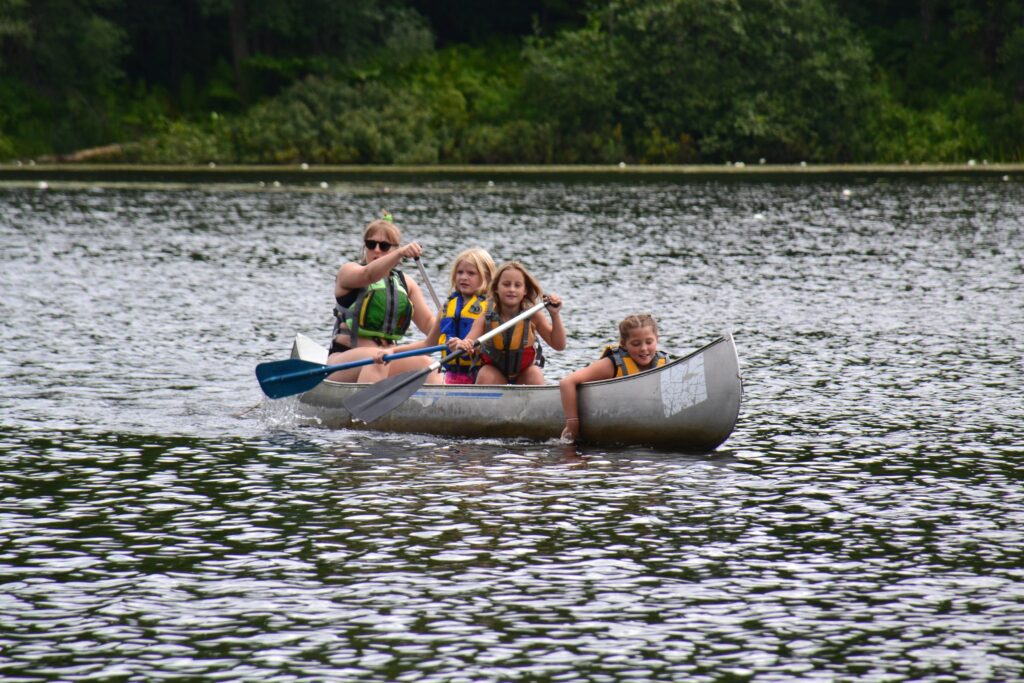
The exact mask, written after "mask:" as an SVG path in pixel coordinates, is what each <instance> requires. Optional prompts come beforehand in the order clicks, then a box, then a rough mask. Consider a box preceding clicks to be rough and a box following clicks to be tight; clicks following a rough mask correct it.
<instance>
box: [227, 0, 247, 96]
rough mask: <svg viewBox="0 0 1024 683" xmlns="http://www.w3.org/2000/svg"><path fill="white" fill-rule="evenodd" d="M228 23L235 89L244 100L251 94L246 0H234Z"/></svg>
mask: <svg viewBox="0 0 1024 683" xmlns="http://www.w3.org/2000/svg"><path fill="white" fill-rule="evenodd" d="M228 23H229V24H230V30H231V58H232V60H233V62H234V67H235V90H236V91H237V92H238V96H239V97H240V98H241V99H242V101H243V102H244V101H246V99H247V97H248V94H249V88H248V84H247V82H246V77H245V62H246V60H247V59H249V41H248V39H247V38H246V35H245V0H232V2H231V15H230V17H229V19H228Z"/></svg>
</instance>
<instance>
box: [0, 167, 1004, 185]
mask: <svg viewBox="0 0 1024 683" xmlns="http://www.w3.org/2000/svg"><path fill="white" fill-rule="evenodd" d="M1014 175H1015V176H1018V177H1020V176H1022V175H1024V164H1004V163H998V164H996V163H985V162H978V163H960V164H917V165H913V164H806V165H802V164H751V165H745V164H743V163H742V162H738V163H736V164H715V165H710V164H701V165H659V166H641V165H637V166H630V165H624V164H622V165H578V166H576V165H549V166H541V165H517V166H512V165H508V166H497V165H480V166H471V165H451V166H447V165H431V166H381V165H367V166H359V165H314V164H292V165H241V164H231V165H217V164H206V165H169V164H168V165H156V164H78V163H72V164H68V163H46V164H38V163H31V162H29V163H27V164H26V163H22V164H21V165H18V164H17V163H10V162H8V163H5V164H2V165H0V182H4V181H13V182H18V181H23V182H24V181H49V180H53V181H71V182H75V181H89V180H94V181H121V182H153V181H160V180H163V181H167V182H214V183H216V182H260V181H262V182H271V183H273V182H274V181H277V182H287V183H289V184H294V183H296V182H298V181H305V182H316V181H326V180H331V179H333V180H362V181H374V180H380V181H385V180H425V179H426V180H429V179H437V180H492V179H503V180H517V179H524V180H525V179H530V180H534V179H543V178H550V179H552V180H558V179H577V180H586V179H594V180H602V181H609V180H615V179H622V180H628V179H635V180H641V179H664V180H671V179H720V178H734V179H741V178H743V179H758V178H763V179H769V178H770V179H794V178H822V179H826V178H830V177H831V178H836V179H839V178H843V179H850V178H852V177H855V176H860V177H865V178H885V177H953V176H968V177H977V178H980V177H986V176H1002V177H1003V179H1004V180H1006V179H1009V178H1008V177H1007V176H1014Z"/></svg>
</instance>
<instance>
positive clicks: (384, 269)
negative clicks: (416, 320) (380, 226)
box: [334, 242, 429, 310]
mask: <svg viewBox="0 0 1024 683" xmlns="http://www.w3.org/2000/svg"><path fill="white" fill-rule="evenodd" d="M422 253H423V249H422V248H421V247H420V245H419V244H418V243H416V242H410V243H409V244H406V245H404V246H402V247H399V248H398V249H392V250H390V251H389V252H388V253H386V254H384V255H383V256H381V257H380V258H379V259H376V260H375V261H371V262H369V263H366V264H363V263H356V262H355V261H349V262H348V263H346V264H344V265H343V266H342V267H341V268H339V269H338V275H337V277H335V279H334V296H335V297H342V296H345V295H346V294H348V293H349V292H351V291H352V290H353V289H362V288H363V287H369V286H370V285H372V284H373V283H374V282H376V281H377V280H380V279H382V278H384V277H385V276H386V275H387V274H388V273H390V272H391V271H392V270H393V269H394V268H395V266H397V265H398V264H399V262H400V261H401V260H402V259H405V258H417V257H418V256H419V255H420V254H422ZM428 310H429V309H428Z"/></svg>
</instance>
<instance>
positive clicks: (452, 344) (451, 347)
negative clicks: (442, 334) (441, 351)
mask: <svg viewBox="0 0 1024 683" xmlns="http://www.w3.org/2000/svg"><path fill="white" fill-rule="evenodd" d="M446 343H447V344H448V353H455V350H456V349H458V348H459V344H460V343H462V340H461V339H459V338H458V337H452V338H451V339H449V340H448V341H447V342H446Z"/></svg>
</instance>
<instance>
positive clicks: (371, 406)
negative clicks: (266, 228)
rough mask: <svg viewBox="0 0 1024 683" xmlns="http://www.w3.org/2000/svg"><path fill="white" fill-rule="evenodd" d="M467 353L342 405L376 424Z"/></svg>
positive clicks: (500, 328) (502, 327)
mask: <svg viewBox="0 0 1024 683" xmlns="http://www.w3.org/2000/svg"><path fill="white" fill-rule="evenodd" d="M546 305H547V304H546V303H545V302H543V301H542V302H541V303H539V304H537V305H535V306H534V307H533V308H530V309H528V310H525V311H523V312H522V313H520V314H519V315H517V316H516V317H514V318H512V319H511V320H509V321H508V322H505V323H502V324H501V325H498V326H497V327H495V328H494V329H493V330H491V331H490V332H487V333H485V334H482V335H480V338H479V339H477V340H476V342H474V346H480V344H481V343H483V342H485V341H487V340H488V339H490V338H491V337H493V336H495V335H496V334H500V333H502V332H504V331H505V330H507V329H508V328H510V327H512V326H513V325H515V324H516V323H518V322H519V321H520V320H525V319H527V318H529V317H531V316H532V315H533V314H534V313H536V312H537V311H539V310H541V309H542V308H544V306H546ZM464 353H465V351H463V350H462V349H459V350H458V351H454V352H453V353H449V354H448V355H447V356H445V357H444V358H442V359H441V360H437V361H434V362H433V363H431V364H430V365H428V366H427V367H425V368H423V369H422V370H410V371H409V372H403V373H402V374H401V375H395V376H394V377H388V378H387V379H384V380H381V381H380V382H377V383H376V384H372V385H370V386H369V387H367V388H366V389H363V390H362V391H357V392H356V393H354V394H352V395H351V396H349V397H347V398H346V399H345V400H343V401H342V403H343V404H344V405H345V409H346V410H347V411H348V412H349V413H351V415H352V417H354V418H356V419H357V420H362V421H363V422H373V421H374V420H376V419H377V418H378V417H380V416H381V415H384V414H385V413H388V412H390V411H392V410H394V409H395V408H397V407H398V406H400V405H402V404H403V403H405V401H406V400H407V399H408V398H409V397H410V396H412V395H413V394H415V393H416V391H417V390H418V389H419V388H420V387H421V386H423V382H425V381H426V379H427V375H429V374H430V373H432V372H433V371H435V370H437V369H438V368H439V367H441V366H442V365H444V364H445V363H449V362H451V361H453V360H455V359H456V358H458V357H460V356H461V355H462V354H464Z"/></svg>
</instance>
